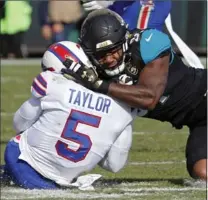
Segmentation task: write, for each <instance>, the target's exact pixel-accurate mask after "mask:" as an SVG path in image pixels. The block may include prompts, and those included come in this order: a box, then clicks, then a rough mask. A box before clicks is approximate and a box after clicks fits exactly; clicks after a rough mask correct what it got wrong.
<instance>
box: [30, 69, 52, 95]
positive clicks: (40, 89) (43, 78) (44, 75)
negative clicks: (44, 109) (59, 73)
mask: <svg viewBox="0 0 208 200" xmlns="http://www.w3.org/2000/svg"><path fill="white" fill-rule="evenodd" d="M50 73H52V72H49V71H46V72H41V73H40V74H39V75H37V76H36V77H35V78H34V79H33V83H32V86H31V93H32V96H34V97H36V98H41V97H44V96H46V93H47V87H48V82H49V77H50V75H49V74H50Z"/></svg>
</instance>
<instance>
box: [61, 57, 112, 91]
mask: <svg viewBox="0 0 208 200" xmlns="http://www.w3.org/2000/svg"><path fill="white" fill-rule="evenodd" d="M63 64H64V65H65V66H66V68H63V69H62V70H61V71H62V73H63V75H64V76H65V77H66V78H68V79H71V80H74V79H75V80H76V81H77V82H79V83H80V84H82V85H83V86H85V87H86V88H88V89H91V90H94V91H96V92H100V93H103V94H107V93H108V88H109V84H110V83H109V82H107V81H104V80H101V79H99V78H98V74H97V72H96V70H95V68H94V67H93V66H90V67H87V66H85V65H84V64H83V63H80V62H79V63H76V62H74V61H72V60H70V59H66V60H65V61H64V62H63Z"/></svg>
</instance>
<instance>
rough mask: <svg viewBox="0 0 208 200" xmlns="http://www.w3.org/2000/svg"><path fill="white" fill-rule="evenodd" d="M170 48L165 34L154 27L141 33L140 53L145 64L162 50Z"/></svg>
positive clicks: (169, 42)
mask: <svg viewBox="0 0 208 200" xmlns="http://www.w3.org/2000/svg"><path fill="white" fill-rule="evenodd" d="M170 48H171V41H170V39H169V37H168V35H167V34H165V33H163V32H161V31H158V30H156V29H148V30H145V31H144V32H143V33H142V36H141V40H140V53H141V57H142V59H143V61H144V63H145V64H147V63H149V62H151V61H153V60H155V59H156V58H157V57H158V56H159V55H160V54H161V53H162V52H164V51H166V50H167V49H170Z"/></svg>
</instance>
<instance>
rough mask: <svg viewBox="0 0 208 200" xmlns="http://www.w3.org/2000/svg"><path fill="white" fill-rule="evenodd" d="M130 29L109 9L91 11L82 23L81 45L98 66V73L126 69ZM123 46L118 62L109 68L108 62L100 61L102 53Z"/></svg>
mask: <svg viewBox="0 0 208 200" xmlns="http://www.w3.org/2000/svg"><path fill="white" fill-rule="evenodd" d="M127 37H128V30H127V25H126V24H125V22H124V21H123V19H122V18H121V17H120V16H119V15H118V14H117V13H115V12H113V11H111V10H109V9H100V10H96V11H93V12H91V13H90V14H89V15H88V16H87V17H86V19H85V21H84V22H83V24H82V27H81V31H80V38H79V40H80V45H81V46H82V48H83V50H84V52H85V53H86V54H87V55H88V57H89V59H90V60H91V62H92V63H93V65H95V66H96V67H97V71H98V73H99V72H100V73H101V74H102V75H105V76H107V77H112V76H115V75H118V74H120V73H121V72H122V71H123V70H124V58H125V52H126V51H127V49H128V44H127ZM119 47H121V48H122V50H123V54H122V57H121V59H120V60H119V62H118V64H117V65H116V66H115V67H114V68H113V69H109V68H108V67H107V66H106V64H102V65H101V64H100V63H99V62H98V60H99V58H100V55H104V54H105V53H107V52H109V51H111V50H113V49H116V48H119Z"/></svg>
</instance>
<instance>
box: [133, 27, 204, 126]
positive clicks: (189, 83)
mask: <svg viewBox="0 0 208 200" xmlns="http://www.w3.org/2000/svg"><path fill="white" fill-rule="evenodd" d="M135 34H137V35H138V37H134V38H133V42H132V43H131V42H130V45H131V46H130V51H131V57H132V60H134V59H135V60H136V62H135V63H140V65H141V66H142V68H143V67H145V65H146V64H147V63H149V62H151V61H153V60H155V59H157V58H158V57H161V56H162V55H163V54H164V53H169V54H170V55H171V59H170V64H169V65H170V66H169V75H168V82H167V86H166V89H165V91H164V94H163V95H162V97H161V98H160V101H159V103H158V104H157V105H156V107H155V108H154V110H152V111H147V110H142V109H139V110H138V116H141V117H147V118H152V119H156V120H160V121H168V122H170V123H171V124H172V125H173V126H174V127H176V128H182V126H183V125H190V124H191V123H192V122H193V119H194V116H193V115H194V110H195V108H196V107H197V106H198V105H199V104H200V103H201V102H202V101H203V102H204V95H205V93H206V92H207V70H206V69H196V68H191V67H187V66H186V65H185V64H184V63H183V61H182V60H181V59H180V58H179V57H178V56H177V55H176V54H175V53H174V52H173V50H172V47H171V42H170V39H169V37H168V36H167V35H166V34H164V33H162V32H160V31H158V30H156V29H148V30H144V31H142V32H141V31H139V32H138V33H137V32H136V33H135ZM137 77H138V76H137ZM203 105H204V103H203ZM201 107H202V108H203V107H204V106H200V108H201ZM204 109H206V108H204ZM200 110H201V109H200ZM203 113H205V111H204V112H203ZM195 114H196V113H195ZM197 115H198V113H197ZM195 121H196V118H195Z"/></svg>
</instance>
